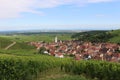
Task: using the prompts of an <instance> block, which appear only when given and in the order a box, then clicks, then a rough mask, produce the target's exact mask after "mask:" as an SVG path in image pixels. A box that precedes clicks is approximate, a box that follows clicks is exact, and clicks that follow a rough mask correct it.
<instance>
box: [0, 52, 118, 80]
mask: <svg viewBox="0 0 120 80" xmlns="http://www.w3.org/2000/svg"><path fill="white" fill-rule="evenodd" d="M55 68H57V69H60V70H61V71H63V72H66V73H72V74H75V75H84V76H86V77H87V78H90V79H97V80H120V76H119V74H120V64H119V63H109V62H102V61H75V60H73V59H71V58H64V59H59V58H55V57H51V56H46V55H38V54H36V55H29V56H26V55H21V56H17V55H13V54H0V79H1V80H33V79H35V78H36V77H37V76H38V75H39V73H40V72H43V71H47V70H50V69H55Z"/></svg>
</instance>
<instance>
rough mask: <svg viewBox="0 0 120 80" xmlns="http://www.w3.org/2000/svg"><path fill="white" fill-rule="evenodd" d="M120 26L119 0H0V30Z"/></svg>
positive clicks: (106, 27) (107, 27) (115, 27)
mask: <svg viewBox="0 0 120 80" xmlns="http://www.w3.org/2000/svg"><path fill="white" fill-rule="evenodd" d="M38 29H69V30H70V29H71V30H72V29H74V30H78V29H79V30H83V29H84V30H85V29H96V30H97V29H102V30H104V29H120V0H85V1H82V0H66V1H65V0H18V1H17V0H0V31H6V30H38Z"/></svg>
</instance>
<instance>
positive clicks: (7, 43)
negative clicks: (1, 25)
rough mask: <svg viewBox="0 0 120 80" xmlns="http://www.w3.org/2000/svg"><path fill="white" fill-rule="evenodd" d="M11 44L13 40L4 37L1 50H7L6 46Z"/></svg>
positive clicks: (0, 42) (0, 41) (0, 43)
mask: <svg viewBox="0 0 120 80" xmlns="http://www.w3.org/2000/svg"><path fill="white" fill-rule="evenodd" d="M11 43H12V41H11V40H9V39H7V38H4V37H0V49H3V48H5V47H6V46H8V45H9V44H11Z"/></svg>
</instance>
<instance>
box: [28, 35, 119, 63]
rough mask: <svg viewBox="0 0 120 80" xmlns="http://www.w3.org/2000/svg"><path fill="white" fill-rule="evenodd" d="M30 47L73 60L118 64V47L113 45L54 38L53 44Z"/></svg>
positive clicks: (39, 43)
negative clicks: (71, 57) (72, 58)
mask: <svg viewBox="0 0 120 80" xmlns="http://www.w3.org/2000/svg"><path fill="white" fill-rule="evenodd" d="M29 44H30V45H33V46H35V47H36V49H37V50H40V49H41V48H42V47H44V48H45V51H44V52H43V53H44V54H48V55H51V56H55V57H59V58H64V57H65V56H73V57H74V59H75V60H91V59H92V60H102V61H110V62H120V52H119V51H120V45H119V44H115V43H91V42H82V41H78V40H68V41H61V40H58V39H57V37H55V40H54V42H51V43H45V42H30V43H29Z"/></svg>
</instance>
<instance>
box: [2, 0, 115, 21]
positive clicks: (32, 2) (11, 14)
mask: <svg viewBox="0 0 120 80" xmlns="http://www.w3.org/2000/svg"><path fill="white" fill-rule="evenodd" d="M111 1H113V0H0V19H1V18H16V17H20V16H21V13H23V12H28V13H33V14H39V15H44V13H43V12H41V11H37V10H36V9H42V8H53V7H57V6H60V5H83V4H89V3H99V2H111Z"/></svg>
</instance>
